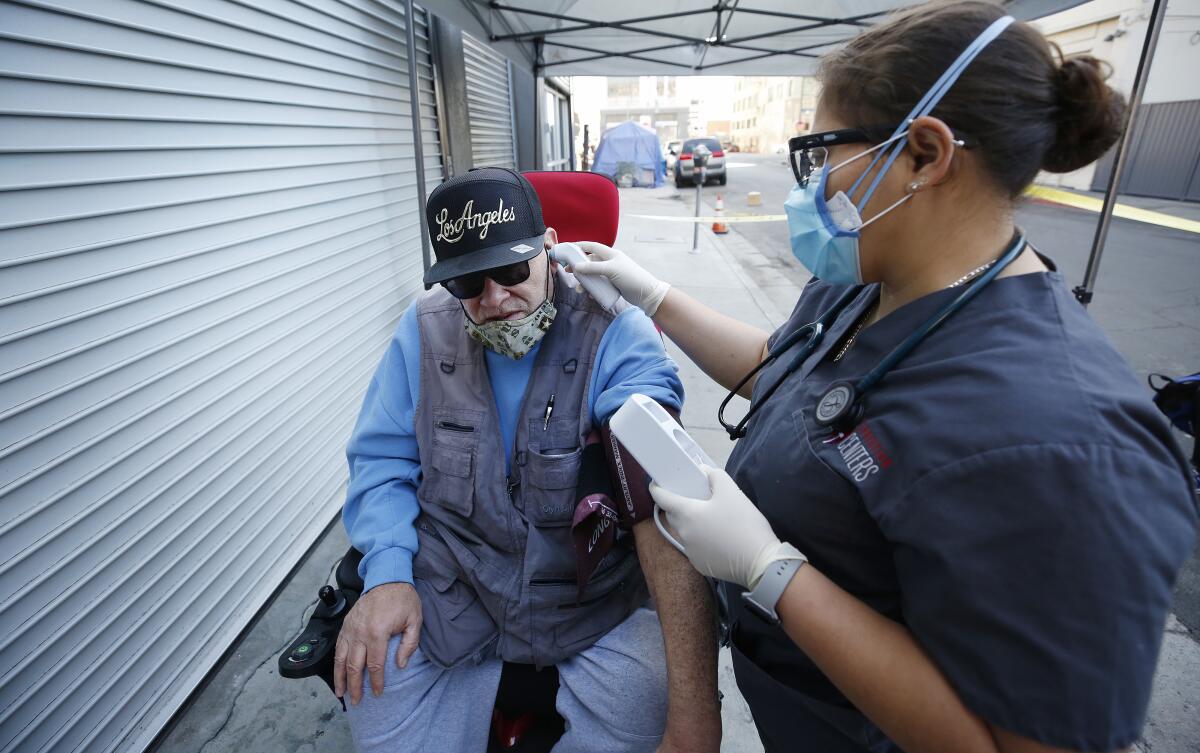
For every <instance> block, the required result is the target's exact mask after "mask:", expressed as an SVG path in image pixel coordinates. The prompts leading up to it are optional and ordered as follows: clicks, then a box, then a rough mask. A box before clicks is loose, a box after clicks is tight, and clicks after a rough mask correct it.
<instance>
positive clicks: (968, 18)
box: [818, 2, 1125, 197]
mask: <svg viewBox="0 0 1200 753" xmlns="http://www.w3.org/2000/svg"><path fill="white" fill-rule="evenodd" d="M1003 15H1004V10H1002V9H1001V8H999V7H997V6H995V5H992V4H990V3H986V2H960V3H930V4H927V5H921V6H917V7H915V8H911V9H909V10H907V11H904V12H902V13H899V14H897V15H895V16H893V17H892V18H890V19H889V20H887V21H885V22H883V23H881V24H880V25H878V26H876V27H874V28H872V29H870V30H868V31H866V32H864V33H862V34H860V35H858V36H857V37H855V38H854V39H852V40H851V41H850V42H849V43H848V44H847V45H846V46H845V47H842V48H841V49H839V50H837V51H835V52H833V53H830V54H829V55H827V56H826V57H825V58H824V59H823V60H822V62H821V68H820V71H819V74H818V75H819V76H820V78H821V82H822V95H821V102H822V106H827V107H830V108H832V109H833V111H834V112H836V113H837V114H838V115H839V116H840V117H841V118H842V119H844V120H847V121H848V125H854V126H864V127H868V126H875V125H883V124H888V125H899V124H900V121H901V120H902V119H903V118H904V117H905V116H906V115H907V114H908V113H909V112H910V111H911V110H912V108H913V107H914V106H915V105H916V103H917V101H918V100H920V98H921V97H922V96H923V95H924V94H925V92H926V91H928V90H929V88H930V87H931V86H933V84H934V82H935V81H936V80H937V79H938V77H939V76H941V74H942V73H943V72H944V71H945V70H946V69H947V68H949V67H950V64H951V63H953V62H954V60H955V58H957V57H958V56H959V54H960V53H962V51H963V50H965V49H966V48H967V46H968V45H969V44H970V43H971V42H972V41H974V39H975V38H976V37H977V36H979V34H980V33H981V32H982V31H983V30H984V29H986V28H987V27H988V26H989V25H990V24H991V23H992V22H993V21H995V20H996V19H998V18H1000V17H1002V16H1003ZM1108 73H1109V70H1108V67H1107V66H1106V65H1105V64H1103V63H1102V62H1101V61H1099V60H1097V59H1096V58H1094V57H1090V56H1079V57H1072V58H1068V59H1066V60H1062V54H1061V52H1059V51H1058V48H1057V47H1054V51H1053V52H1052V51H1051V44H1050V43H1049V42H1047V41H1046V39H1045V38H1044V37H1043V36H1042V35H1041V34H1040V33H1039V32H1038V31H1037V30H1036V29H1034V28H1033V27H1031V26H1029V25H1028V24H1025V23H1020V22H1017V23H1014V24H1012V25H1011V26H1009V27H1008V28H1007V29H1005V30H1004V31H1003V32H1002V33H1001V34H1000V36H998V37H996V39H995V40H993V41H992V43H991V44H989V45H988V46H987V47H986V48H985V49H984V50H983V52H981V53H980V54H979V56H978V57H977V58H975V60H974V61H972V62H971V64H970V65H969V66H967V68H966V70H965V72H964V73H963V74H962V76H961V77H960V78H959V79H958V80H957V81H956V82H955V83H954V85H953V86H951V87H950V90H949V91H948V92H947V94H946V96H945V97H944V98H943V99H942V101H941V102H940V103H938V105H937V106H936V107H935V108H934V109H933V112H932V113H931V114H932V115H933V116H934V117H937V118H940V119H941V120H943V121H944V122H945V123H946V124H947V125H948V126H950V128H951V129H953V130H954V131H956V132H961V133H964V134H967V135H969V136H970V137H971V138H972V139H973V140H974V142H975V144H976V145H975V146H974V149H975V150H976V151H977V152H978V153H979V154H980V155H981V156H982V161H983V164H984V167H985V169H986V170H987V172H988V173H989V174H990V175H991V177H992V179H993V180H994V181H995V182H996V183H997V184H998V185H999V186H1000V187H1001V188H1002V189H1003V190H1004V191H1006V192H1007V193H1008V194H1009V195H1010V196H1012V197H1016V196H1017V195H1019V194H1020V193H1021V191H1022V190H1024V188H1025V187H1026V186H1027V185H1029V183H1030V182H1032V181H1033V179H1034V177H1035V176H1036V175H1037V172H1038V170H1039V169H1044V170H1048V171H1050V172H1055V173H1065V172H1070V171H1071V170H1076V169H1078V168H1080V167H1083V166H1084V165H1087V164H1089V163H1090V162H1093V161H1094V160H1096V159H1097V158H1099V157H1100V155H1102V154H1104V152H1105V150H1106V149H1108V148H1109V147H1110V146H1112V144H1113V143H1114V142H1116V140H1117V137H1118V136H1119V135H1120V133H1121V128H1122V126H1123V121H1124V115H1125V98H1124V97H1123V96H1121V94H1120V93H1118V92H1115V91H1113V90H1112V89H1111V88H1109V86H1108V85H1107V84H1105V83H1104V81H1105V79H1106V78H1107V77H1108Z"/></svg>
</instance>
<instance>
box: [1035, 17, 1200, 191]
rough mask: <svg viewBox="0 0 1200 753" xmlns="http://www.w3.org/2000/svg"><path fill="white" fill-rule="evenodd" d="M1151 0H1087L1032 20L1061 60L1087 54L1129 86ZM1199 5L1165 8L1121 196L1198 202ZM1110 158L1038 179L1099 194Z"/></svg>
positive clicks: (1116, 82) (1121, 86)
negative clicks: (1052, 45) (1110, 69)
mask: <svg viewBox="0 0 1200 753" xmlns="http://www.w3.org/2000/svg"><path fill="white" fill-rule="evenodd" d="M1150 8H1151V2H1150V0H1093V2H1089V3H1084V4H1083V5H1080V6H1078V7H1075V8H1072V9H1070V10H1066V11H1062V12H1061V13H1056V14H1054V15H1051V16H1047V17H1046V18H1044V19H1039V20H1038V21H1035V22H1034V23H1035V25H1036V26H1037V27H1038V28H1040V29H1041V30H1042V32H1043V33H1044V34H1046V36H1047V38H1049V39H1050V41H1052V42H1054V43H1055V44H1057V45H1058V46H1059V47H1060V48H1061V49H1062V52H1063V54H1065V55H1068V56H1069V55H1082V54H1087V55H1093V56H1095V57H1097V58H1099V59H1101V60H1103V61H1105V62H1107V63H1108V64H1109V65H1111V66H1112V77H1111V78H1110V80H1109V81H1110V83H1111V84H1112V86H1113V87H1114V88H1116V89H1118V90H1119V91H1123V92H1125V93H1127V94H1128V92H1129V91H1130V90H1131V89H1132V87H1133V80H1134V76H1135V75H1136V73H1137V63H1138V58H1139V55H1140V54H1141V50H1142V43H1143V40H1144V38H1145V35H1146V32H1147V30H1148V28H1149V19H1150ZM1197 71H1200V2H1198V1H1197V0H1176V1H1175V2H1172V3H1170V4H1169V5H1168V6H1167V10H1166V17H1165V18H1164V20H1163V26H1162V31H1161V33H1160V35H1159V41H1158V48H1157V50H1156V52H1155V55H1154V60H1153V65H1152V67H1151V69H1150V77H1149V80H1148V81H1147V85H1146V90H1145V93H1144V96H1143V98H1142V105H1141V108H1140V110H1139V113H1138V118H1137V121H1136V122H1135V123H1134V126H1133V127H1134V133H1133V141H1132V142H1131V143H1130V147H1129V154H1128V156H1127V158H1126V159H1127V161H1126V164H1125V173H1124V176H1123V177H1122V180H1121V186H1120V192H1121V193H1128V194H1133V195H1141V196H1154V197H1159V198H1167V199H1183V200H1188V201H1200V76H1197V75H1196V72H1197ZM1111 171H1112V154H1111V153H1110V154H1109V155H1108V156H1106V157H1105V158H1103V159H1101V160H1100V161H1098V162H1097V163H1095V164H1093V165H1088V166H1087V167H1084V168H1082V169H1080V170H1076V171H1074V172H1071V173H1066V174H1063V175H1052V174H1049V173H1043V174H1042V175H1041V176H1040V177H1039V179H1038V180H1039V182H1042V183H1046V184H1048V185H1058V186H1063V187H1067V188H1074V189H1081V190H1088V189H1091V190H1096V191H1102V190H1104V189H1105V187H1106V186H1107V185H1108V180H1109V176H1110V175H1111Z"/></svg>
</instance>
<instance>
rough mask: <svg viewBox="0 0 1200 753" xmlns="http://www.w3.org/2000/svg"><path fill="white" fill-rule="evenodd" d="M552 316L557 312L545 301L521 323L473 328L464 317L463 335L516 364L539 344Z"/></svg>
mask: <svg viewBox="0 0 1200 753" xmlns="http://www.w3.org/2000/svg"><path fill="white" fill-rule="evenodd" d="M556 314H558V309H556V308H555V307H554V304H553V303H551V302H550V299H549V298H547V299H546V300H544V301H542V305H541V306H538V307H537V308H536V309H534V311H533V313H532V314H530V315H529V316H526V317H524V318H522V319H515V320H513V321H505V320H497V321H492V322H484V323H483V324H476V323H475V322H473V321H471V317H469V316H468V317H467V318H466V320H467V321H466V328H467V334H469V335H470V336H471V337H472V338H473V339H475V340H478V341H479V342H480V343H482V344H483V346H484V347H485V348H491V349H492V350H493V351H495V352H496V353H499V354H500V355H503V356H508V357H509V358H511V359H513V360H514V361H516V360H519V359H521V358H524V357H525V356H526V355H528V353H529V351H531V350H533V346H535V345H537V344H538V342H539V341H541V339H542V337H544V336H545V334H546V332H547V330H549V329H550V325H551V324H552V323H553V322H554V317H555V315H556Z"/></svg>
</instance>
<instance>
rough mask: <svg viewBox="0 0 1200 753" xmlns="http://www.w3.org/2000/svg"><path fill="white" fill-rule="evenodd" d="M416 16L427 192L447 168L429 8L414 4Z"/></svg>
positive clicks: (418, 88)
mask: <svg viewBox="0 0 1200 753" xmlns="http://www.w3.org/2000/svg"><path fill="white" fill-rule="evenodd" d="M400 5H401V6H402V5H403V4H402V3H400ZM415 20H416V25H415V26H414V27H413V34H414V35H415V39H416V43H417V56H416V59H417V91H418V92H419V93H420V95H421V145H422V146H423V147H424V157H425V191H426V193H428V192H429V191H432V190H433V189H434V188H436V187H437V185H438V184H439V183H441V182H442V181H443V180H445V178H446V172H445V169H444V166H443V159H442V150H441V135H440V132H439V130H438V117H439V115H440V113H439V112H438V106H437V103H438V96H437V74H436V72H435V70H434V67H433V52H432V49H431V43H430V41H429V40H430V38H431V36H432V35H431V34H430V32H429V14H428V12H426V11H425V10H422V9H421V8H420V7H418V8H416V19H415ZM406 81H407V80H406Z"/></svg>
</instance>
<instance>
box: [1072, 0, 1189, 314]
mask: <svg viewBox="0 0 1200 753" xmlns="http://www.w3.org/2000/svg"><path fill="white" fill-rule="evenodd" d="M1166 15H1167V0H1154V7H1153V8H1152V9H1151V11H1150V24H1149V27H1148V28H1147V29H1146V39H1145V41H1144V42H1143V43H1142V57H1141V59H1140V60H1138V67H1137V74H1136V75H1135V76H1134V79H1133V90H1132V91H1130V93H1129V106H1128V108H1127V109H1126V112H1125V129H1124V131H1123V132H1122V133H1121V138H1120V139H1119V140H1118V141H1117V151H1116V153H1115V154H1114V156H1113V167H1112V174H1111V175H1109V176H1108V188H1107V190H1106V191H1105V192H1104V208H1103V209H1101V210H1100V221H1099V222H1098V223H1097V224H1096V237H1095V238H1094V239H1093V240H1092V251H1091V253H1090V254H1089V255H1088V263H1087V271H1086V272H1085V273H1084V278H1083V284H1082V285H1080V286H1078V287H1076V288H1075V289H1074V290H1073V291H1072V292H1073V293H1075V298H1076V299H1078V301H1079V302H1080V303H1082V304H1083V305H1084V306H1086V305H1088V304H1089V303H1091V302H1092V297H1093V294H1094V291H1095V287H1096V276H1097V275H1098V274H1099V272H1100V255H1101V254H1103V253H1104V242H1105V241H1106V240H1107V239H1108V226H1109V223H1110V222H1111V221H1112V212H1113V206H1114V205H1115V204H1116V203H1117V187H1118V186H1119V185H1120V182H1121V173H1122V172H1123V171H1124V169H1125V157H1126V155H1127V154H1128V153H1129V144H1130V142H1131V141H1133V123H1134V118H1135V116H1136V115H1137V111H1138V106H1139V105H1141V103H1142V93H1143V92H1144V91H1145V90H1146V80H1147V79H1149V78H1150V63H1151V60H1152V58H1153V57H1154V50H1155V48H1156V47H1158V34H1159V32H1160V31H1161V30H1162V24H1163V18H1164V17H1165V16H1166Z"/></svg>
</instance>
